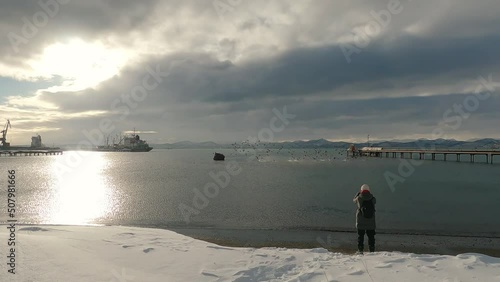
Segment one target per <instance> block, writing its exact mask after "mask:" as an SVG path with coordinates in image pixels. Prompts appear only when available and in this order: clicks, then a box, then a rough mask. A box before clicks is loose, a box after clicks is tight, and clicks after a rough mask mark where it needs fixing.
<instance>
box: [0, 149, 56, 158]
mask: <svg viewBox="0 0 500 282" xmlns="http://www.w3.org/2000/svg"><path fill="white" fill-rule="evenodd" d="M62 154H63V151H62V150H0V157H1V156H10V157H13V156H51V155H62Z"/></svg>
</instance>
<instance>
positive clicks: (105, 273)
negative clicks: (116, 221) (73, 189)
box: [0, 226, 500, 282]
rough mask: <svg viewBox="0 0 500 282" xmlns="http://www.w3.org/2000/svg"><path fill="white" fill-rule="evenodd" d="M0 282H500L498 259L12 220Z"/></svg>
mask: <svg viewBox="0 0 500 282" xmlns="http://www.w3.org/2000/svg"><path fill="white" fill-rule="evenodd" d="M8 236H9V230H8V229H7V228H5V226H4V227H3V228H1V231H0V238H2V239H0V240H1V241H4V242H3V243H2V242H1V241H0V246H1V247H0V254H1V257H2V260H3V261H1V263H0V265H1V266H0V281H42V282H43V281H47V282H48V281H50V282H53V281H116V282H133V281H141V282H142V281H162V282H163V281H297V282H299V281H410V282H411V281H418V282H420V281H440V282H442V281H450V282H455V281H500V258H493V257H489V256H486V255H481V254H461V255H457V256H441V255H416V254H409V253H398V252H378V253H374V254H366V255H364V256H353V255H344V254H340V253H331V252H328V251H326V250H325V249H285V248H262V249H255V248H228V247H222V246H218V245H215V244H211V243H206V242H204V241H200V240H195V239H192V238H190V237H186V236H183V235H180V234H177V233H174V232H172V231H168V230H162V229H146V228H135V227H120V226H105V227H104V226H39V227H34V226H17V230H16V246H15V248H16V250H15V254H16V265H15V272H16V274H10V273H8V272H7V270H8V269H9V266H8V265H7V264H6V262H7V260H8V259H7V258H6V252H7V251H8V248H10V247H8V246H7V240H8Z"/></svg>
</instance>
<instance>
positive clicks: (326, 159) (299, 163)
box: [0, 149, 500, 236]
mask: <svg viewBox="0 0 500 282" xmlns="http://www.w3.org/2000/svg"><path fill="white" fill-rule="evenodd" d="M220 151H221V152H223V153H225V154H226V161H225V162H215V161H213V160H212V156H213V152H214V150H204V149H199V150H191V149H182V150H158V149H155V150H153V151H151V152H148V153H115V152H71V151H68V152H65V153H64V155H62V156H35V157H25V156H22V157H0V167H1V168H2V169H1V174H0V181H1V183H3V184H2V185H3V186H4V188H2V191H4V192H2V193H1V194H0V207H1V211H0V221H1V222H2V223H5V222H6V221H7V219H8V218H7V213H6V204H7V196H6V193H5V191H6V189H7V170H15V171H16V181H17V182H16V189H17V195H16V200H17V208H18V212H17V219H18V220H19V221H21V222H24V223H30V224H116V225H134V226H155V227H165V228H185V227H187V228H214V229H280V230H287V229H295V230H352V229H353V227H354V217H355V216H354V213H355V206H354V204H353V203H352V198H353V196H354V194H355V193H356V192H357V191H358V189H359V187H360V186H361V185H362V184H363V183H367V184H369V185H370V186H371V187H372V192H373V194H374V195H375V196H376V198H377V222H378V228H379V230H386V231H394V232H403V233H405V232H423V233H446V234H450V235H452V234H473V235H493V236H500V216H499V203H500V173H499V172H500V164H495V165H488V164H470V163H467V162H461V163H457V162H442V161H425V162H424V163H423V164H421V165H419V166H414V172H413V173H411V169H410V170H409V171H408V170H405V171H403V175H401V174H400V173H399V172H398V166H400V165H401V160H399V159H375V158H363V159H348V160H345V155H342V154H344V151H343V150H342V151H340V150H328V151H326V152H325V151H324V150H322V152H321V153H318V152H315V151H314V150H306V152H304V150H292V151H288V150H282V151H281V152H280V153H277V151H276V150H274V151H273V152H270V153H269V154H268V152H266V151H260V152H259V155H260V158H259V159H257V158H255V157H249V156H245V155H244V154H243V155H242V154H238V153H235V152H234V151H231V150H220ZM82 154H85V155H84V156H82ZM229 161H235V163H232V164H233V166H234V167H232V169H233V170H232V171H231V172H233V171H234V169H238V171H239V173H238V174H237V175H231V174H229V173H227V165H228V164H229V163H230V162H229ZM211 172H212V173H213V174H215V175H219V176H220V181H219V182H221V181H222V182H221V183H222V186H225V185H224V184H225V183H227V186H226V187H220V186H221V185H220V184H217V182H216V181H215V180H214V179H213V177H211V176H210V173H211ZM387 172H392V173H394V175H399V176H401V177H403V178H402V179H404V182H403V183H401V182H399V183H396V185H395V189H394V190H391V189H390V188H389V185H388V183H387V181H386V179H385V177H384V174H387ZM233 174H234V173H233ZM221 175H225V176H227V175H229V178H228V179H225V178H224V177H222V176H221ZM402 179H399V180H402ZM224 182H225V183H224ZM207 187H208V188H209V189H208V191H205V192H204V189H205V188H207ZM207 193H208V194H207Z"/></svg>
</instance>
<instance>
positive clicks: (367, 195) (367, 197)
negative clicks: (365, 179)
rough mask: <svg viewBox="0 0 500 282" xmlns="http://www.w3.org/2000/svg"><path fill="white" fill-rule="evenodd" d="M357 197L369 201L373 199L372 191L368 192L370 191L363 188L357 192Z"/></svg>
mask: <svg viewBox="0 0 500 282" xmlns="http://www.w3.org/2000/svg"><path fill="white" fill-rule="evenodd" d="M359 198H360V199H362V200H363V201H369V200H371V199H373V195H372V193H370V191H367V190H365V191H363V192H361V193H360V194H359Z"/></svg>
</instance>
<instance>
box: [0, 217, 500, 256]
mask: <svg viewBox="0 0 500 282" xmlns="http://www.w3.org/2000/svg"><path fill="white" fill-rule="evenodd" d="M0 225H3V226H6V225H7V224H6V223H0ZM16 226H17V227H18V228H26V227H28V228H30V227H31V228H33V227H36V228H38V227H42V228H43V227H65V226H74V227H125V228H126V227H132V228H143V229H145V230H147V229H162V230H168V231H173V232H176V233H178V234H181V235H184V236H188V237H191V238H193V239H197V240H202V241H205V242H209V243H213V244H217V245H220V246H224V247H245V248H293V249H314V248H324V249H326V250H328V251H330V252H338V253H342V254H347V255H352V254H355V252H356V251H357V234H356V232H355V231H324V230H272V229H214V228H176V227H162V226H134V225H101V224H86V225H68V224H17V225H16ZM375 238H376V252H402V253H415V254H439V255H452V256H455V255H459V254H464V253H480V254H484V255H488V256H492V257H497V258H500V237H488V236H474V235H471V234H469V235H457V236H449V235H434V234H433V235H425V234H400V233H390V232H387V231H383V232H380V233H377V234H376V236H375ZM365 252H368V243H367V238H366V236H365Z"/></svg>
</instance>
